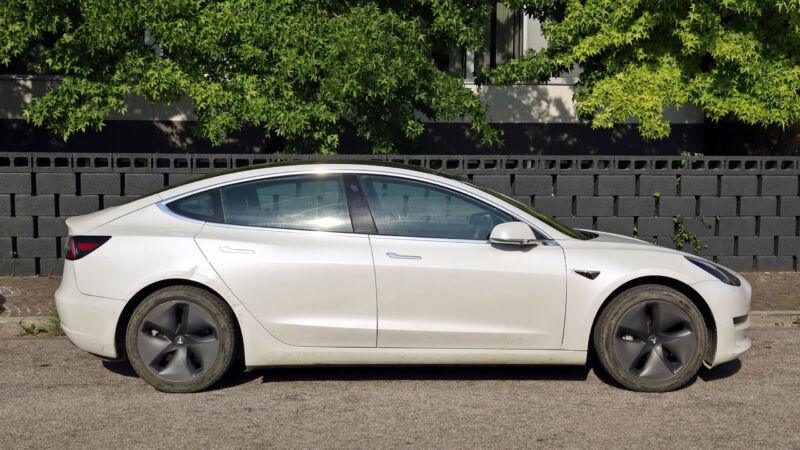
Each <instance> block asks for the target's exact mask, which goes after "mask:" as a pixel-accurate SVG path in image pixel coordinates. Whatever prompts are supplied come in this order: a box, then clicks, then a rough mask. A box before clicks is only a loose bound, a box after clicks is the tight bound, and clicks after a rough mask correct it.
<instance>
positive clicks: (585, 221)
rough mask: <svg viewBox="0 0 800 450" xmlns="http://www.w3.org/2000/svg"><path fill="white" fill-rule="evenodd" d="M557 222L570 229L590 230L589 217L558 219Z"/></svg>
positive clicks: (590, 222)
mask: <svg viewBox="0 0 800 450" xmlns="http://www.w3.org/2000/svg"><path fill="white" fill-rule="evenodd" d="M558 221H559V222H561V223H563V224H564V225H566V226H568V227H572V228H580V229H584V230H591V229H592V218H591V217H559V218H558Z"/></svg>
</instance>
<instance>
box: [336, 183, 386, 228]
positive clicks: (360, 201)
mask: <svg viewBox="0 0 800 450" xmlns="http://www.w3.org/2000/svg"><path fill="white" fill-rule="evenodd" d="M342 179H343V181H344V191H345V192H346V195H347V207H348V209H349V210H350V220H351V221H352V222H353V232H354V233H364V234H378V229H377V228H375V221H373V220H372V213H371V212H370V211H369V205H368V204H367V197H366V196H365V195H364V188H362V187H361V182H360V181H359V180H358V175H355V174H344V175H343V176H342Z"/></svg>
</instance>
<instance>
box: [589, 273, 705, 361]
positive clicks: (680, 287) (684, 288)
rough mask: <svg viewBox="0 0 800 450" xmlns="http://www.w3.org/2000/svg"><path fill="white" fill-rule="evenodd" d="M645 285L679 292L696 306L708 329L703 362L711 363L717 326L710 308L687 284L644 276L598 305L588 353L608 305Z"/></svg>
mask: <svg viewBox="0 0 800 450" xmlns="http://www.w3.org/2000/svg"><path fill="white" fill-rule="evenodd" d="M645 284H657V285H661V286H666V287H669V288H672V289H675V290H676V291H678V292H680V293H681V294H683V295H685V296H686V297H687V298H689V300H691V301H692V303H694V305H695V306H697V309H699V310H700V314H701V315H702V316H703V322H705V324H706V327H708V331H709V339H708V348H707V349H706V355H705V356H704V358H703V359H704V360H705V361H713V360H714V352H715V350H716V348H717V344H716V341H717V337H716V331H717V325H716V322H715V321H714V315H713V314H712V313H711V308H710V307H709V306H708V303H707V302H706V300H705V299H704V298H703V296H702V295H700V294H699V293H698V292H697V291H696V290H694V289H692V287H691V286H689V285H688V284H686V283H684V282H682V281H680V280H676V279H674V278H670V277H665V276H646V277H640V278H634V279H632V280H628V281H626V282H625V283H623V284H621V285H620V286H619V287H617V288H616V289H614V291H612V292H611V293H610V294H609V295H608V296H607V297H606V298H605V300H603V303H602V304H601V305H600V308H599V309H598V310H597V313H595V315H594V319H593V320H592V328H591V329H590V330H589V346H588V350H589V353H593V352H594V342H593V339H594V337H593V336H594V329H595V327H596V326H597V320H598V318H599V317H600V315H601V314H602V313H603V311H604V310H605V309H606V307H608V305H609V304H610V303H611V302H612V301H613V300H614V299H615V298H616V297H617V296H618V295H619V294H621V293H623V292H625V291H627V290H628V289H631V288H634V287H636V286H642V285H645Z"/></svg>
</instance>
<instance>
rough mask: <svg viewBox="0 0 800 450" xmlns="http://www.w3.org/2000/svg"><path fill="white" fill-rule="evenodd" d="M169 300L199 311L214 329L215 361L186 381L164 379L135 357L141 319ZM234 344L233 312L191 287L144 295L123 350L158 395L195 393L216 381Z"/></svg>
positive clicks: (226, 365)
mask: <svg viewBox="0 0 800 450" xmlns="http://www.w3.org/2000/svg"><path fill="white" fill-rule="evenodd" d="M173 301H180V302H185V303H192V304H194V305H197V306H199V307H201V308H203V309H204V310H205V311H206V312H207V313H208V314H209V315H210V316H211V318H212V319H213V320H214V322H215V326H216V327H217V336H218V339H219V354H218V355H217V359H216V361H214V364H212V366H211V367H210V368H209V369H208V370H207V371H206V372H205V373H203V374H202V375H200V376H199V377H197V378H195V379H193V380H191V381H187V382H173V381H167V380H164V379H163V378H161V377H159V376H158V375H157V374H155V373H154V372H153V371H152V370H151V369H150V368H149V367H148V365H147V364H146V363H145V362H144V361H142V358H141V356H139V350H138V339H137V336H138V333H139V328H140V326H141V324H142V322H143V321H144V318H145V317H146V316H147V314H148V313H149V312H150V311H152V310H153V308H155V307H157V306H159V305H162V304H164V303H168V302H173ZM235 342H236V339H235V332H234V322H233V313H232V312H231V311H230V309H229V308H228V306H227V305H226V304H225V303H224V302H223V301H222V300H221V299H219V297H217V296H216V295H214V294H211V293H210V292H208V291H205V290H203V289H198V288H195V287H192V286H173V287H167V288H164V289H160V290H158V291H155V292H153V293H152V294H150V295H148V296H147V297H146V298H145V299H144V300H143V301H142V302H141V303H140V304H139V305H138V306H137V307H136V309H135V310H134V311H133V314H132V315H131V318H130V320H129V321H128V326H127V328H126V331H125V348H126V351H127V354H128V360H129V361H130V362H131V366H133V369H134V370H135V371H136V373H137V374H138V375H139V376H140V377H141V378H142V379H144V380H145V381H147V382H148V383H149V384H150V385H152V386H153V387H154V388H156V389H157V390H159V391H162V392H174V393H178V392H197V391H201V390H203V389H206V388H208V387H209V386H211V385H212V384H214V383H215V382H217V381H218V380H219V379H220V378H222V376H223V375H225V373H226V372H227V371H228V368H229V367H230V365H231V361H232V360H233V354H234V350H235V349H234V346H235Z"/></svg>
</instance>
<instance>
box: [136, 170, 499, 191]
mask: <svg viewBox="0 0 800 450" xmlns="http://www.w3.org/2000/svg"><path fill="white" fill-rule="evenodd" d="M155 176H158V174H142V175H131V174H128V175H125V194H126V195H132V194H134V195H135V194H147V193H150V192H152V191H154V190H156V189H160V188H161V187H163V186H164V180H163V178H162V179H161V181H160V183H161V184H160V185H159V186H158V187H154V186H156V185H157V184H158V183H159V182H158V181H157V180H156V179H155V178H154V177H155ZM129 177H142V179H141V181H137V183H141V186H140V187H139V188H138V189H128V183H129V181H128V180H129ZM145 177H146V178H145ZM472 181H474V182H475V184H479V185H481V186H486V187H488V188H489V189H494V190H495V191H497V192H502V193H503V194H506V195H511V176H509V175H475V176H474V177H472ZM145 186H146V188H145Z"/></svg>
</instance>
